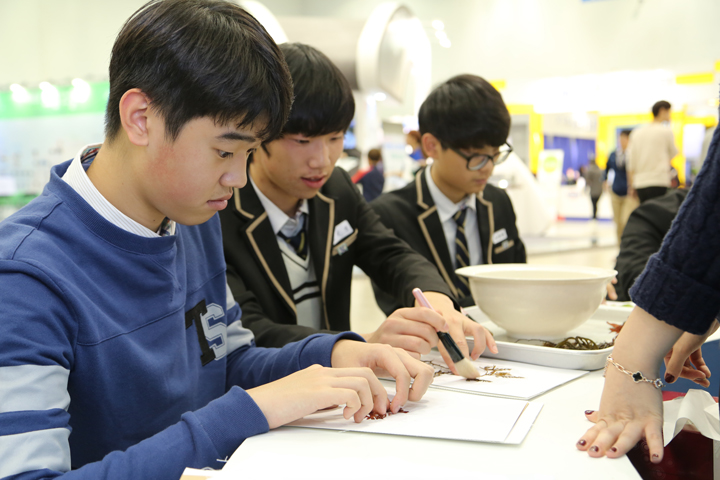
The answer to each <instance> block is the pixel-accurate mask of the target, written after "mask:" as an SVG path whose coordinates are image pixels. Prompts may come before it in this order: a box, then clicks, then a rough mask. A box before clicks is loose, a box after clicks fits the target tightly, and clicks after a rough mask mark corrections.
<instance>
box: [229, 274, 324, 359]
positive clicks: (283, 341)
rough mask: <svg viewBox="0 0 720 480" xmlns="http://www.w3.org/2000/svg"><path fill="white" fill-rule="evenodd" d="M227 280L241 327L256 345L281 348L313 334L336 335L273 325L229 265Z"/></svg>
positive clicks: (298, 327) (287, 325) (286, 325)
mask: <svg viewBox="0 0 720 480" xmlns="http://www.w3.org/2000/svg"><path fill="white" fill-rule="evenodd" d="M227 279H228V285H229V286H230V290H231V291H232V293H233V297H235V301H236V302H237V303H238V305H239V306H240V310H241V312H242V314H241V320H242V325H243V327H245V328H248V329H250V330H251V331H252V332H253V334H254V335H255V342H256V343H257V344H258V345H262V346H263V347H282V346H284V345H287V344H288V343H290V342H296V341H298V340H302V339H304V338H306V337H309V336H310V335H313V334H315V333H338V332H334V331H331V330H315V329H314V328H310V327H305V326H302V325H289V324H283V323H275V322H274V321H273V320H272V319H270V318H269V317H268V316H267V315H266V314H265V312H264V311H263V309H262V306H261V305H260V302H259V301H258V299H257V297H256V296H255V294H254V293H253V292H252V290H250V289H249V288H247V287H246V285H245V282H244V281H243V280H242V278H241V277H240V275H238V274H237V272H236V271H235V268H234V267H232V266H231V265H228V266H227Z"/></svg>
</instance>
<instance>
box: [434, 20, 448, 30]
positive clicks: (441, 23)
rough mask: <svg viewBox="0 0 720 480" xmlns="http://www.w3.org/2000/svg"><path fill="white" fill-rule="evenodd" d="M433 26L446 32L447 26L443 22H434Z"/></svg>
mask: <svg viewBox="0 0 720 480" xmlns="http://www.w3.org/2000/svg"><path fill="white" fill-rule="evenodd" d="M432 26H433V28H434V29H435V30H445V24H444V23H443V22H442V20H433V21H432Z"/></svg>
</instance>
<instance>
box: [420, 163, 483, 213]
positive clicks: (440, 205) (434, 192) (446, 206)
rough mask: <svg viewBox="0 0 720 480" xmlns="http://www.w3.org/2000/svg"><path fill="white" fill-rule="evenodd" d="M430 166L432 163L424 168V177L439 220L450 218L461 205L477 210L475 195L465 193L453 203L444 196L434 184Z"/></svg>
mask: <svg viewBox="0 0 720 480" xmlns="http://www.w3.org/2000/svg"><path fill="white" fill-rule="evenodd" d="M431 168H432V165H430V166H428V167H427V168H426V169H425V179H426V180H427V185H428V190H430V196H431V197H432V199H433V202H434V203H435V206H436V207H437V210H438V215H439V216H440V222H445V220H447V219H449V218H451V217H452V216H453V215H455V213H456V212H457V211H458V210H459V209H460V208H462V207H463V206H465V207H467V208H470V209H472V210H473V211H476V210H477V206H476V205H475V195H466V196H465V198H463V199H462V200H460V201H459V202H458V203H453V201H452V200H450V199H449V198H448V197H446V196H445V194H444V193H442V192H441V191H440V189H439V188H438V186H437V185H435V181H434V180H433V178H432V175H431V174H430V169H431Z"/></svg>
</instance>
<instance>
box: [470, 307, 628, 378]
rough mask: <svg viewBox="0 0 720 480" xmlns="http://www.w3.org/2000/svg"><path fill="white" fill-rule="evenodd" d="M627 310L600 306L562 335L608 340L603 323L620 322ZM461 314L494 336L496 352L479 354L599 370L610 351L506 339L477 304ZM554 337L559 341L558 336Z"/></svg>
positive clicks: (575, 368)
mask: <svg viewBox="0 0 720 480" xmlns="http://www.w3.org/2000/svg"><path fill="white" fill-rule="evenodd" d="M631 311H632V307H631V306H608V305H601V306H600V308H598V310H597V311H596V312H595V313H594V314H593V315H592V316H591V317H590V319H589V320H588V321H587V322H585V323H584V324H582V325H580V326H579V327H578V328H576V329H575V330H571V331H570V332H568V333H567V334H566V335H565V337H574V336H581V337H586V338H589V339H591V340H593V341H595V342H597V343H601V342H609V341H611V340H612V339H613V338H614V337H615V334H614V333H613V332H611V331H610V325H608V324H607V323H606V322H612V323H619V324H622V323H624V322H625V320H627V317H628V315H630V312H631ZM465 313H467V315H468V316H469V317H470V318H472V319H473V320H475V321H476V322H478V323H480V324H482V325H483V326H484V327H485V328H487V329H488V330H490V331H491V332H492V333H493V335H494V337H495V342H496V343H497V347H498V351H499V353H498V354H493V353H490V351H489V350H487V349H486V350H485V352H483V354H482V356H483V357H488V358H497V359H501V360H513V361H516V362H524V363H532V364H534V365H544V366H547V367H557V368H569V369H573V370H599V369H601V368H604V367H605V360H606V359H607V357H608V355H610V353H612V347H609V348H605V349H602V350H565V349H562V348H552V347H542V346H538V345H528V344H527V343H516V342H515V339H512V338H509V337H508V336H507V334H506V332H505V330H503V329H502V328H500V327H498V326H497V325H495V324H494V323H493V322H492V321H491V320H490V319H489V318H488V317H487V316H486V315H485V313H484V312H483V311H482V310H480V309H479V308H478V307H469V308H466V309H465ZM565 337H563V338H565ZM467 340H468V344H469V347H470V350H472V348H473V339H472V338H468V339H467ZM557 340H558V341H559V340H562V338H558V339H557Z"/></svg>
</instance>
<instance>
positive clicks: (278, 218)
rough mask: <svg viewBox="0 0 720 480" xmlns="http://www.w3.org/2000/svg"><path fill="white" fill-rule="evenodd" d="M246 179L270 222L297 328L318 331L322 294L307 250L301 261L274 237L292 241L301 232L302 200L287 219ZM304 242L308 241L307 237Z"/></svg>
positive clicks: (304, 207) (305, 207) (304, 211)
mask: <svg viewBox="0 0 720 480" xmlns="http://www.w3.org/2000/svg"><path fill="white" fill-rule="evenodd" d="M248 178H249V179H250V184H251V185H252V188H253V189H254V190H255V194H256V195H257V196H258V199H259V200H260V203H261V204H262V206H263V208H264V209H265V211H266V212H267V214H268V220H270V225H271V226H272V229H273V232H274V233H275V238H276V239H277V242H278V245H279V246H280V253H282V258H283V262H284V264H285V271H286V272H287V275H288V279H289V280H290V288H292V292H290V293H291V295H292V297H293V302H294V303H295V309H296V310H297V324H298V325H303V326H305V327H311V328H315V329H320V328H321V326H322V294H321V292H320V285H319V284H318V281H317V276H316V275H315V266H314V265H313V263H312V262H311V261H310V249H309V248H308V250H307V256H306V257H305V258H302V257H300V256H299V255H298V254H297V252H295V249H294V248H293V247H291V246H290V245H288V243H287V242H286V241H285V240H283V239H282V238H281V237H280V236H279V235H278V233H280V232H282V234H283V235H285V236H286V237H293V236H295V235H296V234H297V233H298V232H299V231H300V229H301V228H304V223H305V221H307V215H308V214H309V212H310V211H309V209H308V201H307V200H304V199H303V201H302V202H301V203H300V208H298V211H297V212H295V216H294V217H289V216H288V215H287V214H286V213H285V212H283V211H282V210H280V207H278V206H277V205H275V204H274V203H273V202H272V200H270V199H269V198H268V197H266V196H265V194H264V193H263V192H261V191H260V189H259V188H258V186H257V185H256V184H255V182H254V181H253V179H252V177H250V176H249V175H248ZM303 214H305V215H303ZM305 241H308V236H307V235H306V236H305ZM250 288H252V286H250Z"/></svg>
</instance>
